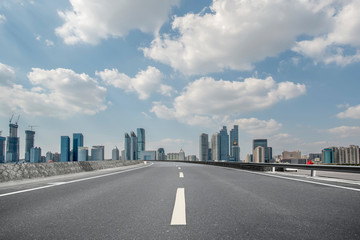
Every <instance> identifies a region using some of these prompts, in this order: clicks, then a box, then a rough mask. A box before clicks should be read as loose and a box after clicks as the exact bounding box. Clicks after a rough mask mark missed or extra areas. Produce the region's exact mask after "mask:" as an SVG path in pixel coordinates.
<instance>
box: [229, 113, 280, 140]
mask: <svg viewBox="0 0 360 240" xmlns="http://www.w3.org/2000/svg"><path fill="white" fill-rule="evenodd" d="M231 125H238V126H239V129H240V130H243V131H245V132H247V133H248V134H250V135H251V136H253V137H255V138H258V137H260V138H261V137H269V136H272V135H274V134H275V133H276V132H278V131H279V130H280V129H281V127H282V124H281V123H279V122H277V121H275V120H274V119H270V120H268V121H266V120H260V119H257V118H241V119H237V120H235V121H234V123H233V124H231ZM282 137H284V135H282Z"/></svg>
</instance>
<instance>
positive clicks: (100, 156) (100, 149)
mask: <svg viewBox="0 0 360 240" xmlns="http://www.w3.org/2000/svg"><path fill="white" fill-rule="evenodd" d="M104 153H105V148H104V146H92V148H91V160H92V161H102V160H104V157H105V154H104Z"/></svg>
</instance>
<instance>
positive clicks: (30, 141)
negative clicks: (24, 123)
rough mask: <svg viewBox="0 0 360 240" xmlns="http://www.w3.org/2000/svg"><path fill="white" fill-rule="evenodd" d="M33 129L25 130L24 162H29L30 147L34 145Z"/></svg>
mask: <svg viewBox="0 0 360 240" xmlns="http://www.w3.org/2000/svg"><path fill="white" fill-rule="evenodd" d="M34 139H35V131H30V130H26V131H25V162H30V149H31V148H33V147H34Z"/></svg>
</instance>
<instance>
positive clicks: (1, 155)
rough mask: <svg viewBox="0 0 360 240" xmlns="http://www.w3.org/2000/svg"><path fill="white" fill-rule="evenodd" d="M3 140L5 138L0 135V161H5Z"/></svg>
mask: <svg viewBox="0 0 360 240" xmlns="http://www.w3.org/2000/svg"><path fill="white" fill-rule="evenodd" d="M0 133H1V132H0ZM5 142H6V138H5V137H1V136H0V163H5Z"/></svg>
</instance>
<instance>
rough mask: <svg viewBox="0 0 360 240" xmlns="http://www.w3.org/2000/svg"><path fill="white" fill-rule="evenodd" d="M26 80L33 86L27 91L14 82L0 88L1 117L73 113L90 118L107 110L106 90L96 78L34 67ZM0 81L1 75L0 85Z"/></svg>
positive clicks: (58, 115)
mask: <svg viewBox="0 0 360 240" xmlns="http://www.w3.org/2000/svg"><path fill="white" fill-rule="evenodd" d="M0 72H3V71H1V70H0ZM5 72H6V71H5ZM28 78H29V80H30V82H31V84H32V85H33V87H32V88H31V89H30V90H28V89H26V88H24V86H22V85H17V84H14V83H13V82H11V83H9V84H7V85H0V91H1V93H2V94H1V95H0V102H1V105H0V110H1V111H0V112H1V113H2V114H4V115H8V114H9V113H10V112H24V113H26V114H31V115H39V116H40V115H41V116H52V117H60V118H66V117H69V116H72V115H74V114H89V115H92V114H96V113H97V112H99V111H102V110H105V109H106V104H105V97H106V89H105V88H103V87H100V86H99V85H98V82H97V81H96V79H93V78H91V77H89V76H88V75H86V74H84V73H83V74H77V73H75V72H74V71H72V70H69V69H62V68H58V69H53V70H43V69H39V68H33V69H32V72H30V73H28ZM3 79H4V77H3V75H2V74H0V80H1V82H3ZM9 99H11V101H8V100H9Z"/></svg>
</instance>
